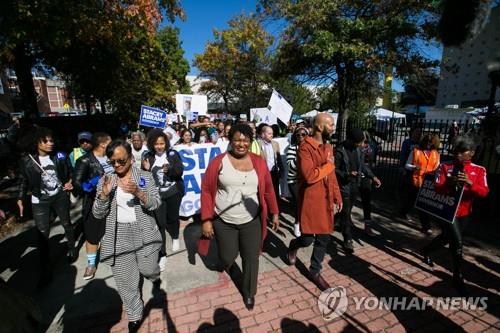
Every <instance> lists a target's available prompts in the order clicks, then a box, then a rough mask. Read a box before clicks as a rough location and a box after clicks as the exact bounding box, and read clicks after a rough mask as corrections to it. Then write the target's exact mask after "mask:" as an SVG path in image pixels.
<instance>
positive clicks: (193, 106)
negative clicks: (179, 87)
mask: <svg viewBox="0 0 500 333" xmlns="http://www.w3.org/2000/svg"><path fill="white" fill-rule="evenodd" d="M175 108H176V110H177V113H179V114H181V115H183V116H185V117H188V118H189V119H191V117H192V114H193V113H197V115H198V116H204V115H206V114H207V110H208V100H207V96H206V95H185V94H176V95H175Z"/></svg>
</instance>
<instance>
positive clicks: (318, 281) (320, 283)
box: [310, 273, 330, 291]
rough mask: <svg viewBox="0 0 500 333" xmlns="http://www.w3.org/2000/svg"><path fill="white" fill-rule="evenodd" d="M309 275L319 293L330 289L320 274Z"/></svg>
mask: <svg viewBox="0 0 500 333" xmlns="http://www.w3.org/2000/svg"><path fill="white" fill-rule="evenodd" d="M310 274H311V279H312V280H313V282H314V283H315V284H316V285H317V286H318V288H319V289H320V290H321V291H325V290H327V289H330V284H328V282H326V280H325V279H323V277H322V276H321V274H320V273H310Z"/></svg>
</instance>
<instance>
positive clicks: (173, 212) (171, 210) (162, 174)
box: [142, 129, 184, 271]
mask: <svg viewBox="0 0 500 333" xmlns="http://www.w3.org/2000/svg"><path fill="white" fill-rule="evenodd" d="M148 149H149V151H148V153H147V154H146V155H145V156H144V158H143V161H142V167H143V169H144V170H146V171H150V172H151V173H152V174H153V178H154V180H155V183H156V186H157V187H158V189H159V190H160V198H161V205H160V207H159V208H158V209H157V210H156V212H155V215H156V222H157V223H158V227H159V228H160V233H161V237H162V240H163V244H162V248H161V250H160V269H161V271H163V270H165V265H166V262H167V258H166V250H165V249H166V235H165V230H168V233H169V234H170V235H171V236H172V251H174V252H175V251H178V250H179V247H180V244H179V227H180V222H179V207H180V205H181V201H182V197H183V196H184V182H183V181H182V173H183V172H184V165H183V164H182V161H181V157H180V155H179V153H178V152H177V151H175V150H173V149H171V148H170V141H169V140H168V137H167V135H166V134H165V133H164V132H163V131H162V130H160V129H153V130H151V131H150V132H149V133H148Z"/></svg>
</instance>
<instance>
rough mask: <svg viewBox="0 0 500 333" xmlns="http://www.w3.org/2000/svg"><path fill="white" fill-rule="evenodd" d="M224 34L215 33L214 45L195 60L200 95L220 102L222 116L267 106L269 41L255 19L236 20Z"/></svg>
mask: <svg viewBox="0 0 500 333" xmlns="http://www.w3.org/2000/svg"><path fill="white" fill-rule="evenodd" d="M228 25H229V28H228V29H226V30H223V31H218V30H214V41H212V42H209V43H207V44H206V46H205V51H204V52H203V53H202V54H198V55H196V57H195V60H194V65H195V66H196V67H198V69H199V70H200V75H199V76H200V77H204V78H208V79H209V81H206V82H203V83H202V85H201V91H203V92H205V93H206V94H207V95H208V96H209V97H210V98H215V99H222V100H223V102H224V111H225V112H234V111H238V112H240V111H242V110H245V111H246V112H247V113H249V109H250V108H251V107H258V106H265V105H267V102H268V99H269V96H270V88H271V87H269V85H268V83H269V69H270V57H269V48H270V46H271V44H272V41H273V39H272V37H271V36H270V35H269V34H268V33H267V32H266V31H265V30H264V28H263V27H262V26H261V24H260V22H259V20H258V19H257V18H256V17H248V16H238V17H236V18H234V19H232V20H230V21H229V23H228Z"/></svg>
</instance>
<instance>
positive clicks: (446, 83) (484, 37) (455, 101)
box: [436, 6, 500, 107]
mask: <svg viewBox="0 0 500 333" xmlns="http://www.w3.org/2000/svg"><path fill="white" fill-rule="evenodd" d="M499 52H500V6H497V7H496V8H493V10H492V11H491V14H490V17H489V20H488V22H487V24H486V26H485V28H484V30H483V31H482V32H481V33H480V34H479V35H478V36H477V37H476V38H474V39H473V40H470V41H467V42H466V43H464V44H463V45H462V46H460V47H445V48H444V50H443V57H442V61H441V75H440V80H439V86H438V93H437V99H436V106H437V107H444V106H446V105H459V106H461V107H467V106H486V105H487V104H488V99H489V96H490V90H491V81H490V79H489V78H488V69H487V65H488V62H490V61H491V60H492V59H494V57H495V55H497V54H498V53H499ZM499 99H500V89H498V88H497V91H496V100H497V101H498V100H499Z"/></svg>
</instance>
